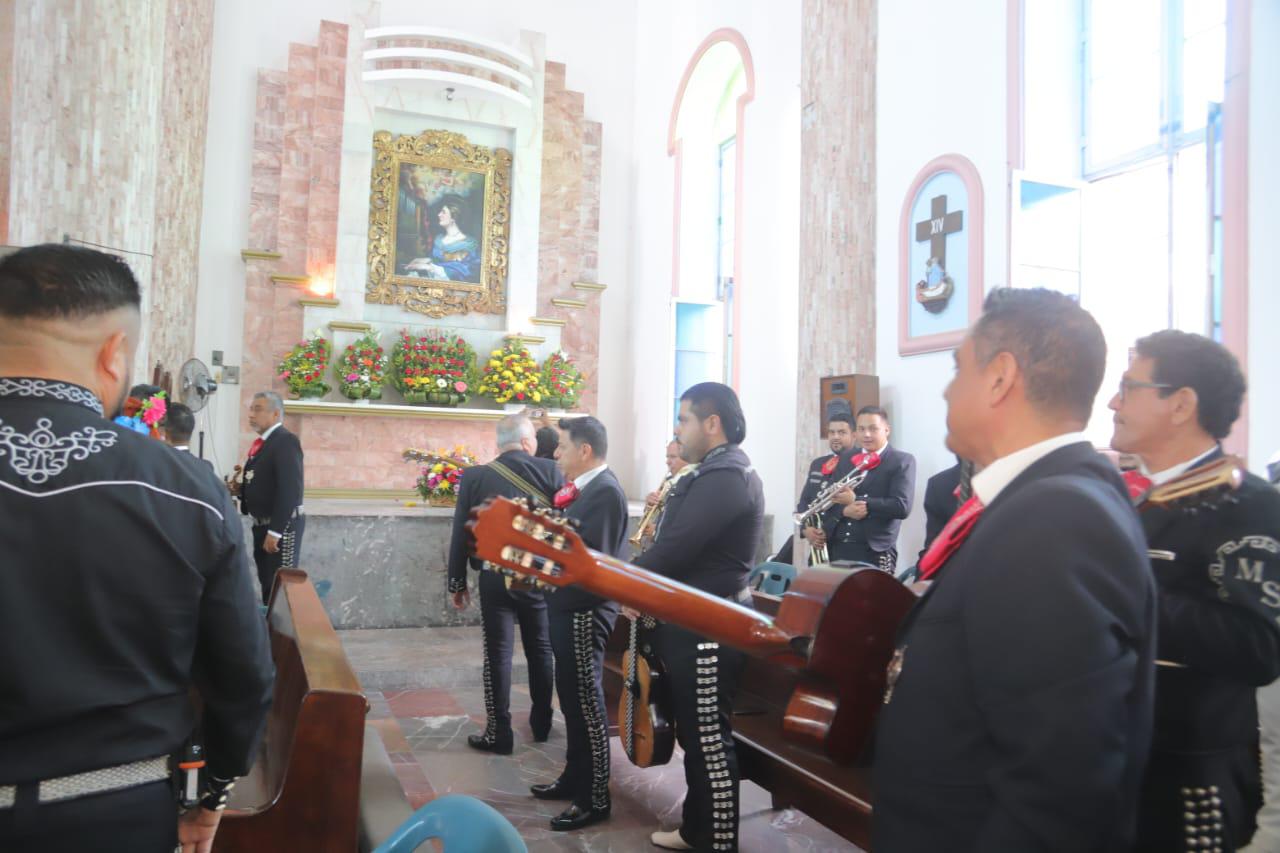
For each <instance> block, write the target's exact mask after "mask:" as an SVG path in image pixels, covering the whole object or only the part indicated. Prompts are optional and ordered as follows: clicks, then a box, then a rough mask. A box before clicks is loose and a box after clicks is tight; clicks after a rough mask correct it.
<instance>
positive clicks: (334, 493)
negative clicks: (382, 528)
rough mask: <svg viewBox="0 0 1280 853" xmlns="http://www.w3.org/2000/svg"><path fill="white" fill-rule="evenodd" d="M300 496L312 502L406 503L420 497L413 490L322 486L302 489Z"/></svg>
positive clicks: (424, 502) (423, 503) (423, 504)
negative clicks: (372, 501) (380, 501)
mask: <svg viewBox="0 0 1280 853" xmlns="http://www.w3.org/2000/svg"><path fill="white" fill-rule="evenodd" d="M302 495H303V497H304V498H310V499H313V500H314V499H318V498H336V499H338V500H348V501H351V500H356V501H370V500H393V501H406V500H414V499H415V498H416V499H419V500H421V497H422V496H421V495H419V494H418V493H417V491H415V490H414V489H331V488H326V487H323V486H318V487H315V488H310V489H303V490H302ZM422 506H424V507H425V506H427V502H426V501H422Z"/></svg>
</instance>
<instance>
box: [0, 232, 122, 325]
mask: <svg viewBox="0 0 1280 853" xmlns="http://www.w3.org/2000/svg"><path fill="white" fill-rule="evenodd" d="M141 304H142V292H141V290H140V289H139V288H138V280H137V279H136V278H134V277H133V271H132V270H130V269H129V266H128V264H126V263H125V262H124V261H122V260H120V258H118V257H116V256H115V255H108V254H106V253H105V252H99V251H97V250H96V249H89V248H86V247H84V246H69V245H66V244H63V243H44V244H42V245H39V246H28V247H27V248H25V249H19V250H18V251H16V252H14V253H13V254H12V255H6V256H5V257H4V258H0V316H2V317H11V318H24V317H32V318H39V319H53V318H55V317H57V318H64V319H77V318H82V317H92V316H94V315H97V314H106V313H107V312H108V311H114V310H116V309H117V308H124V307H132V308H135V309H136V308H138V307H139V306H140V305H141Z"/></svg>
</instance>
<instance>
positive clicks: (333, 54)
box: [238, 21, 602, 490]
mask: <svg viewBox="0 0 1280 853" xmlns="http://www.w3.org/2000/svg"><path fill="white" fill-rule="evenodd" d="M369 25H371V24H370V22H367V21H357V22H354V23H353V24H352V25H347V24H338V23H334V22H331V21H324V22H321V24H320V30H319V36H318V40H317V44H316V45H310V44H299V43H295V44H291V45H290V46H289V52H288V67H287V69H285V70H284V71H279V70H270V69H259V71H258V76H257V88H256V101H255V110H256V117H255V122H254V132H253V163H252V178H251V181H252V186H251V188H250V192H249V217H248V218H249V234H248V246H247V248H250V249H254V250H265V251H267V252H274V253H278V254H279V255H280V257H279V258H272V257H247V258H246V260H245V265H246V266H245V302H244V325H243V339H242V355H241V362H242V365H241V383H242V384H241V402H242V403H243V404H246V405H247V403H248V399H249V397H250V395H251V394H252V393H253V392H255V391H258V390H261V389H264V388H274V389H275V390H277V391H282V392H283V390H284V389H283V387H282V386H283V383H281V382H280V380H279V379H278V378H277V377H276V375H275V368H276V365H277V363H278V361H279V359H280V358H281V356H282V355H283V354H284V353H285V352H286V351H287V350H288V349H289V348H290V347H292V346H293V345H294V344H295V343H297V341H298V340H299V339H300V338H301V337H303V336H304V335H309V334H311V333H313V332H315V331H316V330H317V329H320V330H322V331H323V332H324V333H325V334H326V335H328V336H329V337H330V339H331V340H332V342H333V344H334V348H335V353H338V352H340V351H341V349H342V347H344V346H345V345H346V344H348V343H349V342H350V341H351V340H352V339H353V336H354V335H356V334H358V333H357V332H351V331H341V330H335V331H333V332H330V331H329V330H328V327H329V324H330V323H334V322H336V323H338V324H339V325H341V324H342V323H346V324H351V323H367V324H371V326H372V327H373V329H374V330H376V331H378V332H380V333H382V334H383V335H384V336H387V335H388V333H390V332H394V331H395V330H398V329H400V328H402V327H407V328H411V329H414V330H415V331H421V330H422V329H421V327H425V326H437V327H445V328H449V329H453V330H457V331H459V332H460V333H462V334H463V335H465V336H466V337H467V338H468V340H469V341H471V342H472V344H473V345H474V346H476V347H477V350H478V351H484V350H487V349H488V348H490V346H500V345H501V339H502V336H503V335H504V333H507V332H512V333H514V332H521V333H525V334H530V335H536V336H541V337H544V338H545V339H546V340H545V342H544V343H541V344H539V343H536V342H535V343H532V344H531V345H530V350H531V351H532V352H533V354H534V356H535V358H538V359H539V360H542V359H545V358H546V357H547V356H548V355H549V354H550V353H551V352H553V351H554V350H556V349H559V348H562V347H563V348H564V349H566V350H567V351H568V352H570V354H572V355H573V356H574V357H575V358H576V359H577V360H578V361H579V363H580V366H581V367H582V369H583V371H584V373H585V375H586V376H587V379H588V390H587V391H586V393H584V395H583V399H582V401H581V405H582V406H583V407H584V408H587V409H588V410H590V407H591V406H593V405H594V404H595V402H596V385H597V381H598V379H597V373H598V352H599V343H598V338H599V326H600V320H599V305H598V303H599V298H600V296H599V293H598V292H596V291H591V290H581V289H578V288H575V287H574V283H575V282H582V281H586V282H595V280H596V277H597V275H598V240H599V236H598V235H599V222H600V172H601V169H600V165H601V164H600V160H601V140H602V129H601V126H600V125H599V124H598V123H595V122H591V121H589V120H588V119H587V117H586V113H585V108H584V103H583V96H582V94H581V93H578V92H572V91H569V90H568V89H567V88H566V86H565V67H564V66H563V65H562V64H558V63H545V66H544V62H543V55H542V54H543V37H542V36H540V35H538V34H535V33H522V34H521V38H520V49H521V50H524V51H526V52H527V53H528V55H529V56H531V57H532V59H533V64H534V67H533V74H532V78H533V81H534V90H535V92H538V93H541V92H542V91H543V88H542V87H543V77H544V70H543V69H544V67H545V76H546V78H547V85H546V91H545V94H544V95H542V96H541V97H540V98H539V99H537V100H536V101H535V102H534V104H533V107H532V109H530V110H526V111H523V112H522V111H521V110H520V109H519V108H518V107H516V106H514V105H513V104H510V103H505V102H503V101H501V100H499V101H496V102H495V101H485V100H483V99H478V98H469V97H467V96H465V94H459V95H458V96H457V97H456V98H453V99H452V100H449V99H444V98H442V97H440V96H439V92H438V91H436V89H435V88H432V87H422V86H417V87H415V86H412V85H407V84H406V85H401V84H397V83H386V82H378V83H371V82H370V81H366V80H364V79H363V76H362V51H363V47H364V41H363V29H362V27H363V26H369ZM544 115H545V120H544ZM426 129H444V130H452V131H455V132H460V133H463V134H464V135H466V136H467V137H468V138H469V139H470V140H471V141H472V142H474V143H477V144H482V145H489V146H491V147H504V148H509V149H510V150H512V151H513V154H514V159H515V166H514V169H513V174H512V203H511V223H512V225H511V230H512V234H511V240H510V247H509V278H508V284H507V312H506V314H505V315H496V316H494V315H466V316H463V317H447V318H444V319H443V320H440V321H436V320H430V319H429V318H427V317H425V316H424V315H419V314H412V313H410V312H407V311H405V310H403V309H400V308H398V307H396V306H389V305H371V304H368V303H366V302H365V301H364V294H365V287H366V281H367V275H368V269H367V257H366V255H367V248H368V236H367V235H368V201H369V174H370V170H371V168H372V146H371V139H372V135H373V133H374V132H375V131H377V130H390V131H391V132H392V133H397V134H401V133H420V132H422V131H423V130H426ZM544 172H545V174H544ZM290 276H293V277H301V276H306V277H310V278H311V279H313V280H318V281H319V282H322V283H323V286H324V287H325V288H326V289H331V291H332V295H333V297H334V298H335V299H336V300H337V304H333V305H324V304H316V303H315V302H314V300H311V302H310V304H301V303H300V300H302V301H303V302H307V301H308V297H312V296H314V295H315V294H314V293H310V292H307V288H308V286H309V285H308V283H307V282H305V281H291V280H289V277H290ZM553 297H568V298H572V299H577V300H580V301H582V302H585V303H586V307H583V308H577V307H567V306H556V305H553V304H552V303H551V301H550V300H551V299H552V298H553ZM535 318H538V319H550V320H551V321H553V323H554V321H556V320H560V321H562V322H563V326H557V325H554V324H552V325H546V324H535V323H534V322H533V320H534V319H535ZM384 340H385V339H384ZM386 345H388V346H389V344H386ZM330 384H336V383H333V382H331V383H330ZM389 396H390V399H388V400H387V402H397V401H398V397H397V396H396V395H395V394H394V393H392V394H390V395H389ZM328 399H330V400H332V401H335V402H345V401H343V400H342V398H341V397H340V396H339V395H338V393H337V391H336V390H335V391H333V392H331V394H330V395H329V398H328ZM289 423H290V425H291V428H292V429H294V430H295V431H296V432H297V433H298V434H299V436H300V438H301V440H302V442H303V448H304V450H305V451H306V452H307V453H308V454H309V456H308V465H307V487H308V488H309V489H357V488H359V489H387V490H401V489H408V488H411V487H412V485H413V481H414V479H415V476H416V475H415V473H414V469H413V466H408V465H405V464H404V463H403V462H402V461H401V460H400V452H401V451H402V450H403V449H404V448H405V447H407V446H418V447H439V446H452V445H454V444H457V443H463V444H466V445H467V446H468V447H469V448H470V449H471V450H473V451H474V452H476V453H478V454H479V455H480V456H481V457H482V458H483V457H485V456H488V455H491V454H492V453H493V452H494V441H493V422H492V419H491V418H486V419H477V420H470V421H468V420H463V419H457V418H448V419H446V418H430V417H419V418H414V419H405V418H402V417H392V416H385V417H384V416H371V415H369V414H368V413H364V414H361V415H359V416H357V415H355V414H353V416H350V417H347V416H327V415H316V414H312V413H300V414H293V415H290V416H289ZM251 440H252V434H251V433H249V432H248V430H247V429H246V428H245V427H244V426H241V428H240V436H239V448H238V453H239V454H243V452H244V450H245V448H246V447H247V446H248V443H249V442H250V441H251Z"/></svg>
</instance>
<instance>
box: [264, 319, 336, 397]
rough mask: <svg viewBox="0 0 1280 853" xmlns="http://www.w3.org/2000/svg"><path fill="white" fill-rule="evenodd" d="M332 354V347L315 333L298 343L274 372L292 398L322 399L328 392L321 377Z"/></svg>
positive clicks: (326, 340) (321, 336)
mask: <svg viewBox="0 0 1280 853" xmlns="http://www.w3.org/2000/svg"><path fill="white" fill-rule="evenodd" d="M332 353H333V345H332V344H330V343H329V341H328V339H327V338H325V337H324V336H323V335H321V334H320V333H319V332H318V331H317V332H316V333H315V334H314V335H312V336H311V337H310V338H308V339H306V340H302V341H298V344H297V346H295V347H294V348H293V349H291V350H290V351H289V354H288V355H286V356H285V357H284V360H283V361H281V362H280V366H279V367H277V368H276V372H277V373H278V374H279V376H280V378H281V379H283V380H284V382H285V384H286V385H288V386H289V391H290V393H292V394H293V396H294V397H323V396H324V395H325V394H328V393H329V390H330V386H329V385H328V384H326V383H325V381H324V378H323V377H324V372H325V368H327V367H328V366H329V356H330V355H332Z"/></svg>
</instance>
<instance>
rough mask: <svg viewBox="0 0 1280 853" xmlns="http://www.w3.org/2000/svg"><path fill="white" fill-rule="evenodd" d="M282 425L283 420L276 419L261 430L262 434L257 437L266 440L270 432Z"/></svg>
mask: <svg viewBox="0 0 1280 853" xmlns="http://www.w3.org/2000/svg"><path fill="white" fill-rule="evenodd" d="M282 426H284V421H277V422H276V423H273V424H272V425H271V426H269V427H267V428H266V429H265V430H263V431H262V435H260V436H258V438H260V439H262V440H263V441H266V440H267V439H268V438H270V437H271V433H273V432H275V431H276V430H277V429H279V428H280V427H282Z"/></svg>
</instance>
